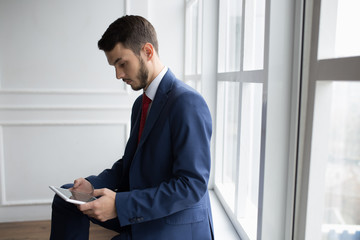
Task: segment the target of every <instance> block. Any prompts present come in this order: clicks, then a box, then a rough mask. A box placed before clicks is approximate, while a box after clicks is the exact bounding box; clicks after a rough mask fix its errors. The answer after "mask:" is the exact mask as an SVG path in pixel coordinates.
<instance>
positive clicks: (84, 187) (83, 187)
mask: <svg viewBox="0 0 360 240" xmlns="http://www.w3.org/2000/svg"><path fill="white" fill-rule="evenodd" d="M70 190H73V191H76V192H83V193H89V194H93V192H94V187H93V186H92V184H91V183H90V182H89V181H88V180H86V179H85V178H78V179H76V180H75V181H74V186H73V187H72V188H70Z"/></svg>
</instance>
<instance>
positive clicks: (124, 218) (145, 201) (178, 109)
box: [116, 91, 212, 226]
mask: <svg viewBox="0 0 360 240" xmlns="http://www.w3.org/2000/svg"><path fill="white" fill-rule="evenodd" d="M171 109H172V110H171V111H170V112H169V116H168V121H169V126H170V136H171V137H170V139H169V141H170V142H171V148H172V157H171V158H172V159H168V160H167V161H172V163H173V164H172V170H171V171H172V173H171V175H172V177H171V178H170V180H168V181H163V182H161V183H160V184H159V185H158V186H155V187H150V188H144V189H135V190H131V191H128V192H120V193H117V195H116V208H117V213H118V218H119V221H120V224H121V225H122V226H124V225H128V224H133V223H138V222H142V221H151V220H154V219H159V218H163V217H166V216H169V215H171V214H173V213H176V212H179V211H181V210H184V209H186V208H190V207H193V206H195V205H196V204H197V203H198V202H199V201H200V200H201V199H202V198H203V196H204V195H205V193H206V192H207V184H208V179H209V174H210V138H211V132H212V129H211V128H212V127H211V116H210V112H209V109H208V107H207V105H206V103H205V101H204V99H203V98H202V97H201V96H200V95H199V94H197V93H195V92H192V91H187V92H183V93H182V94H181V95H180V96H177V97H176V98H175V100H174V101H173V103H172V105H171Z"/></svg>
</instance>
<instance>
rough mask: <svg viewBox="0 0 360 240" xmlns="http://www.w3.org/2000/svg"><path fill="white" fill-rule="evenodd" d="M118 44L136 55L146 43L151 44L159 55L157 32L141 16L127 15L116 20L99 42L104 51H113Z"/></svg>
mask: <svg viewBox="0 0 360 240" xmlns="http://www.w3.org/2000/svg"><path fill="white" fill-rule="evenodd" d="M117 43H122V44H123V45H124V47H126V48H129V49H131V50H132V51H133V52H134V53H135V54H136V55H138V56H139V55H140V50H141V48H142V47H143V45H144V44H145V43H151V44H152V45H153V47H154V48H155V51H156V52H157V53H159V49H158V48H159V47H158V40H157V36H156V31H155V29H154V27H153V25H151V23H150V22H149V21H148V20H146V19H145V18H143V17H141V16H133V15H130V16H129V15H127V16H123V17H121V18H119V19H117V20H115V21H114V22H113V23H112V24H110V26H109V27H108V29H107V30H106V31H105V33H104V34H103V35H102V37H101V39H100V40H99V42H98V47H99V49H100V50H103V51H106V52H108V51H111V50H112V49H113V48H114V47H115V45H116V44H117Z"/></svg>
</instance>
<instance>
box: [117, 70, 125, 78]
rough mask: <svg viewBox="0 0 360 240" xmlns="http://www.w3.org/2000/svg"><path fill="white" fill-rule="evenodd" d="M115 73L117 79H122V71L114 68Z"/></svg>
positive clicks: (123, 74)
mask: <svg viewBox="0 0 360 240" xmlns="http://www.w3.org/2000/svg"><path fill="white" fill-rule="evenodd" d="M115 75H116V78H117V79H123V78H124V77H125V73H124V71H122V70H120V69H115Z"/></svg>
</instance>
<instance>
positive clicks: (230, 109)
mask: <svg viewBox="0 0 360 240" xmlns="http://www.w3.org/2000/svg"><path fill="white" fill-rule="evenodd" d="M219 85H223V86H222V87H219V89H223V92H218V103H219V104H218V107H222V109H221V110H219V111H221V112H222V113H223V114H222V115H218V118H222V119H221V120H220V121H222V122H223V126H219V127H222V143H220V142H218V143H217V145H218V147H219V145H220V147H222V148H223V149H222V163H223V164H222V174H221V179H220V185H219V186H221V191H222V194H223V196H224V198H225V200H226V202H227V203H228V205H229V207H230V208H231V209H232V210H234V206H235V204H234V200H235V183H236V177H237V173H236V169H237V159H238V157H237V156H238V148H237V146H238V141H239V135H238V125H239V124H238V123H239V93H240V89H239V86H240V83H236V82H219ZM220 121H219V122H220Z"/></svg>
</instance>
